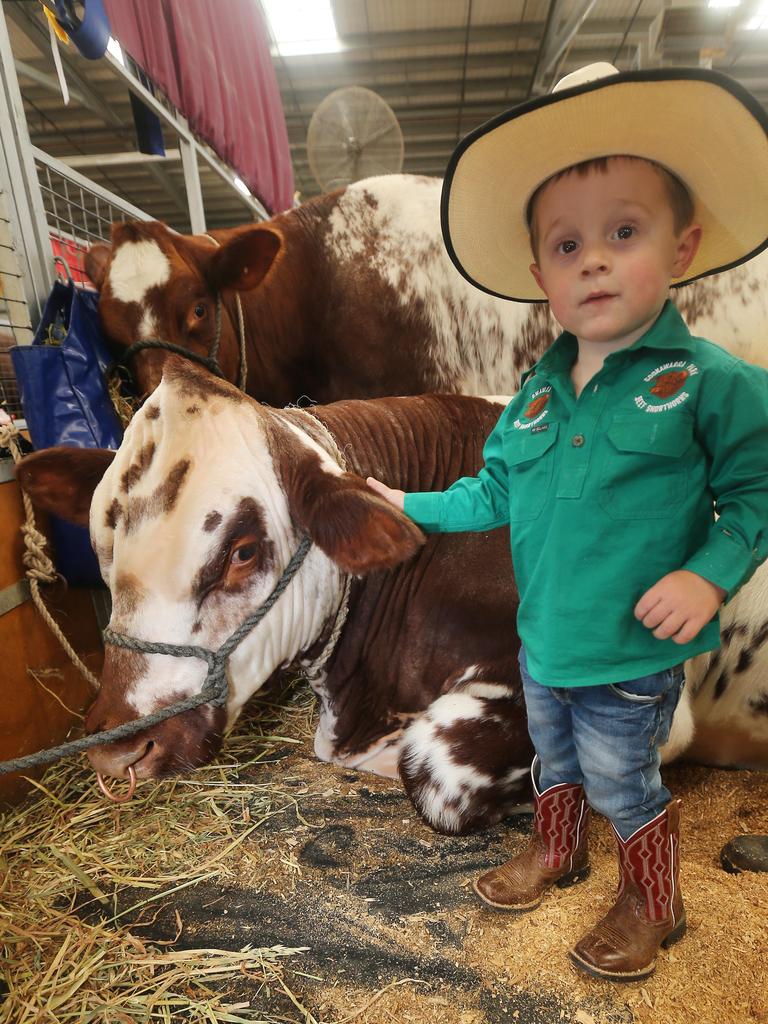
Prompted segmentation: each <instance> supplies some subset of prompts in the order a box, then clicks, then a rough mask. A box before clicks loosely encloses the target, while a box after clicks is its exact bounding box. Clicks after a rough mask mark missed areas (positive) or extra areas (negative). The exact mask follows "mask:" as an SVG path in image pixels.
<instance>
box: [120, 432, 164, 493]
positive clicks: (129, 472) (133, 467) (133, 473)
mask: <svg viewBox="0 0 768 1024" xmlns="http://www.w3.org/2000/svg"><path fill="white" fill-rule="evenodd" d="M155 450H156V446H155V442H154V441H148V442H147V444H145V445H144V447H143V448H140V449H139V453H138V455H137V456H136V458H135V459H134V460H133V462H132V463H131V464H130V466H129V467H128V469H126V471H125V472H124V473H123V475H122V477H121V478H120V489H121V490H122V491H124V492H125V493H126V494H127V493H128V492H129V491H130V490H131V488H132V487H134V486H135V484H137V483H138V481H139V480H141V478H142V477H143V476H144V474H145V473H146V471H147V470H148V469H149V467H150V466H151V465H152V459H153V458H154V457H155Z"/></svg>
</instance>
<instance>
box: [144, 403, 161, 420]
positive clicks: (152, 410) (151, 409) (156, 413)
mask: <svg viewBox="0 0 768 1024" xmlns="http://www.w3.org/2000/svg"><path fill="white" fill-rule="evenodd" d="M144 415H145V416H146V417H147V419H148V420H157V419H159V418H160V406H159V405H145V406H144Z"/></svg>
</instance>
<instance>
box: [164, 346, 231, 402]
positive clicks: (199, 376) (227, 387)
mask: <svg viewBox="0 0 768 1024" xmlns="http://www.w3.org/2000/svg"><path fill="white" fill-rule="evenodd" d="M163 377H164V378H165V379H166V380H168V381H169V383H171V384H173V385H174V387H175V390H176V391H177V393H178V394H179V395H180V396H181V397H182V398H190V399H196V400H197V401H200V402H207V401H208V400H209V399H211V398H228V399H231V401H233V402H243V401H245V398H246V396H245V395H244V394H243V393H242V391H238V390H237V388H236V387H235V386H234V384H229V383H228V382H227V381H225V380H222V379H221V378H220V377H215V376H214V375H213V374H212V373H209V372H208V371H207V370H204V369H202V368H201V367H198V366H196V365H195V364H194V363H191V362H190V361H189V360H187V359H184V358H183V356H172V357H169V358H168V359H167V360H166V363H165V367H164V369H163ZM193 405H194V403H193ZM190 408H192V406H190V407H188V409H187V411H188V412H189V411H190Z"/></svg>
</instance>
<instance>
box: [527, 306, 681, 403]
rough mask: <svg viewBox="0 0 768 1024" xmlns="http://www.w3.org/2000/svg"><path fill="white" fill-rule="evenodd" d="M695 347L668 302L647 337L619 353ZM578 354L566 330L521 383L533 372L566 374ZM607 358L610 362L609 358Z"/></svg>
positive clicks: (677, 314)
mask: <svg viewBox="0 0 768 1024" xmlns="http://www.w3.org/2000/svg"><path fill="white" fill-rule="evenodd" d="M693 346H694V340H693V338H692V336H691V332H690V331H689V330H688V327H687V326H686V324H685V321H684V320H683V318H682V317H681V316H680V313H679V312H678V310H677V306H675V304H674V303H673V302H672V301H671V300H670V299H667V301H666V302H665V303H664V305H663V307H662V309H661V312H660V313H659V315H658V317H657V318H656V320H655V321H654V322H653V324H652V325H651V326H650V327H649V328H648V330H647V331H646V332H645V334H641V335H640V337H639V338H638V339H637V341H635V342H634V343H633V344H632V345H629V346H628V347H627V348H622V349H619V352H633V351H635V350H636V349H641V348H657V349H680V348H682V349H688V350H690V349H692V348H693ZM577 352H578V342H577V340H576V338H575V336H574V335H573V334H571V333H570V332H569V331H563V333H562V334H560V335H558V337H557V338H555V340H554V341H553V343H552V344H551V345H550V347H549V348H548V349H547V351H546V352H545V353H544V355H543V356H542V357H541V359H539V361H538V362H537V363H535V364H534V365H533V366H532V367H531V368H530V370H526V372H525V373H524V374H523V376H522V378H521V380H520V384H521V386H522V385H523V384H524V383H525V382H526V380H527V379H528V378H529V377H530V376H532V374H534V373H540V374H542V375H543V376H552V375H554V374H559V373H567V372H568V371H570V368H571V366H573V363H574V360H575V359H576V354H577ZM611 354H613V353H611ZM617 354H618V353H617ZM607 358H609V359H610V356H608V357H607Z"/></svg>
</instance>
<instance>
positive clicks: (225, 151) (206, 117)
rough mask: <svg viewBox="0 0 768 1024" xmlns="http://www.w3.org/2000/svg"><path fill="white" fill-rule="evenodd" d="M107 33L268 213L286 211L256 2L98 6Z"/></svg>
mask: <svg viewBox="0 0 768 1024" xmlns="http://www.w3.org/2000/svg"><path fill="white" fill-rule="evenodd" d="M105 7H106V10H107V14H108V16H109V20H110V23H111V26H112V34H113V35H114V36H115V38H116V39H117V40H118V41H119V42H120V45H121V46H122V47H123V48H124V49H125V50H127V52H128V53H129V54H130V55H131V56H132V57H133V59H134V60H135V61H136V63H137V64H139V65H140V66H141V67H142V68H143V69H144V71H146V73H147V74H148V75H149V77H150V78H151V79H152V80H153V81H154V82H155V83H156V84H157V85H158V86H159V87H160V88H161V89H162V90H163V91H164V92H165V93H166V95H167V96H168V98H169V99H170V100H171V102H172V103H173V104H174V105H175V106H176V107H177V108H178V109H179V111H180V112H181V113H182V114H183V115H184V117H186V118H187V120H188V121H189V126H190V128H191V129H192V131H193V132H194V133H195V134H196V135H197V136H198V137H199V138H200V139H202V140H204V141H205V142H207V143H209V145H210V146H211V147H212V148H213V149H214V150H215V151H216V152H217V153H218V155H219V156H220V157H221V158H222V159H223V160H225V161H226V162H227V163H228V164H229V165H230V166H231V167H233V168H234V169H235V171H236V172H237V174H238V175H239V176H240V177H241V178H242V179H243V181H244V182H245V184H246V185H247V186H248V188H249V189H250V190H251V192H252V193H253V194H254V195H256V196H258V198H259V199H260V200H261V201H262V203H263V204H264V205H265V206H266V207H267V209H268V210H269V211H270V212H271V213H279V212H280V211H282V210H286V209H288V208H289V207H290V206H292V205H293V171H292V168H291V153H290V147H289V145H288V134H287V131H286V127H285V117H284V116H283V107H282V102H281V99H280V90H279V89H278V86H277V79H276V77H275V72H274V69H273V67H272V58H271V57H270V53H269V42H268V36H267V31H266V26H265V25H264V22H263V19H262V15H261V10H260V8H259V6H258V4H257V3H256V2H255V0H215V3H212V2H211V0H105Z"/></svg>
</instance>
